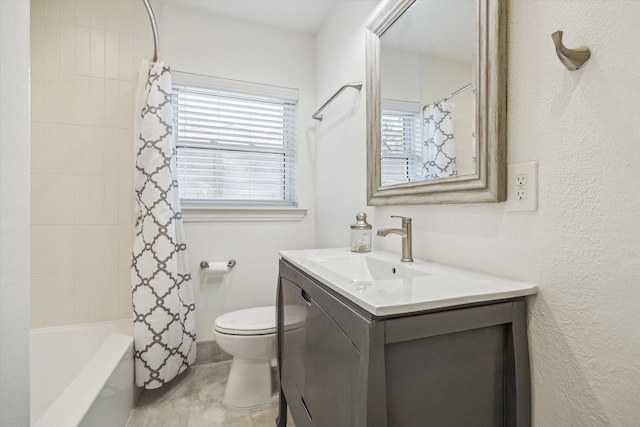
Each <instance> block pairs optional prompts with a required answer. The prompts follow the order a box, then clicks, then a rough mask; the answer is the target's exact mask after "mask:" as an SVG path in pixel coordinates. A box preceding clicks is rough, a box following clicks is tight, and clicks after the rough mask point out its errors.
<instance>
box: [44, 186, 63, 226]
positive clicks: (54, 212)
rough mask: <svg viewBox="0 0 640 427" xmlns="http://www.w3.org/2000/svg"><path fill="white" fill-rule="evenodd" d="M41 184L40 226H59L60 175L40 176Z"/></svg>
mask: <svg viewBox="0 0 640 427" xmlns="http://www.w3.org/2000/svg"><path fill="white" fill-rule="evenodd" d="M41 176H42V177H43V179H44V182H43V183H42V194H41V195H40V198H41V207H42V209H43V212H42V214H41V217H42V224H44V225H52V224H60V175H41Z"/></svg>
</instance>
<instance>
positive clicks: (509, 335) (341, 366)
mask: <svg viewBox="0 0 640 427" xmlns="http://www.w3.org/2000/svg"><path fill="white" fill-rule="evenodd" d="M277 316H278V362H279V366H280V385H281V388H280V398H281V399H280V416H279V417H278V420H277V423H278V426H279V427H285V426H286V415H284V414H286V409H287V406H288V407H289V409H290V411H291V414H292V416H293V419H294V421H295V425H296V427H305V426H315V427H431V426H435V427H439V426H443V427H445V426H446V427H451V426H464V427H471V426H480V427H484V426H486V427H497V426H517V427H528V426H530V423H531V420H530V417H531V415H530V384H529V361H528V349H527V336H526V302H525V300H524V299H523V298H515V299H507V300H500V301H493V302H488V303H482V304H475V305H469V306H457V307H450V308H447V309H444V310H431V311H425V312H419V313H409V314H400V315H392V316H384V317H377V316H374V315H372V314H371V313H369V312H367V311H365V310H364V309H362V308H361V307H359V306H357V305H356V304H354V303H353V302H351V301H350V300H348V299H347V298H345V297H343V296H341V295H338V294H337V293H336V292H335V291H333V290H332V289H329V288H328V287H326V286H325V285H324V284H322V283H321V282H319V281H317V280H315V279H313V278H311V277H309V276H308V275H306V274H305V273H303V272H302V271H301V270H298V269H297V268H295V267H294V266H293V265H291V264H289V263H288V262H287V261H284V260H281V261H280V279H279V284H278V296H277Z"/></svg>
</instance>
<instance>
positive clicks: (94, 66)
mask: <svg viewBox="0 0 640 427" xmlns="http://www.w3.org/2000/svg"><path fill="white" fill-rule="evenodd" d="M91 76H92V77H104V76H105V34H104V30H99V29H95V28H92V29H91Z"/></svg>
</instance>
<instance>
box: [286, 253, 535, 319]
mask: <svg viewBox="0 0 640 427" xmlns="http://www.w3.org/2000/svg"><path fill="white" fill-rule="evenodd" d="M280 256H281V257H282V258H283V259H285V260H287V261H289V262H290V263H292V264H293V265H294V266H296V267H298V268H299V269H300V270H302V271H304V272H305V273H307V274H309V275H310V276H312V277H313V278H315V279H317V280H319V281H320V282H322V283H323V284H324V285H326V286H327V287H329V288H331V289H333V290H334V291H336V292H338V293H339V294H341V295H342V296H344V297H346V298H347V299H349V300H350V301H352V302H354V303H355V304H357V305H358V306H360V307H362V308H364V309H365V310H367V311H368V312H370V313H371V314H373V315H375V316H388V315H393V314H404V313H411V312H416V311H422V310H431V309H437V308H445V307H453V306H457V305H462V304H471V303H477V302H483V301H495V300H501V299H509V298H515V297H522V296H527V295H533V294H535V293H536V292H537V291H538V287H537V286H536V285H535V284H532V283H526V282H519V281H515V280H508V279H503V278H500V277H495V276H491V275H487V274H481V273H476V272H472V271H469V270H463V269H457V268H453V267H448V266H443V265H440V264H436V263H432V262H425V261H419V260H415V261H414V262H412V263H403V262H400V255H397V254H390V253H386V252H378V251H376V252H369V253H354V252H351V251H350V250H349V249H348V248H339V249H310V250H290V251H289V250H285V251H280ZM352 257H353V258H352ZM356 257H360V258H359V259H358V258H356ZM362 257H369V260H370V261H371V262H377V263H381V264H383V265H385V266H389V265H390V264H389V263H392V264H393V266H394V267H397V269H398V275H403V274H404V275H405V277H401V278H391V279H384V280H371V279H368V280H367V278H366V277H364V276H362V274H361V273H360V274H359V275H356V274H355V273H354V274H348V273H344V274H339V273H337V272H336V271H334V270H332V269H331V268H327V267H325V266H324V265H323V262H325V261H326V262H327V264H326V265H330V264H329V263H331V262H332V261H331V260H332V259H333V260H338V261H339V262H340V263H342V264H344V263H345V262H347V263H348V262H350V261H351V260H352V261H353V262H354V264H361V265H365V263H364V262H363V260H364V259H366V258H362ZM389 270H391V268H389ZM394 272H395V270H394ZM403 272H404V273H403ZM407 272H408V273H407ZM408 276H410V277H408ZM354 277H355V279H354Z"/></svg>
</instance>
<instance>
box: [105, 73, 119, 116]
mask: <svg viewBox="0 0 640 427" xmlns="http://www.w3.org/2000/svg"><path fill="white" fill-rule="evenodd" d="M118 107H119V105H118V81H117V80H105V82H104V123H105V126H107V127H110V128H117V127H118Z"/></svg>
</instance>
